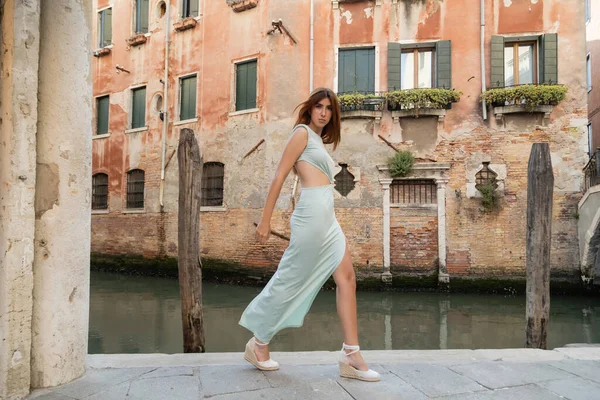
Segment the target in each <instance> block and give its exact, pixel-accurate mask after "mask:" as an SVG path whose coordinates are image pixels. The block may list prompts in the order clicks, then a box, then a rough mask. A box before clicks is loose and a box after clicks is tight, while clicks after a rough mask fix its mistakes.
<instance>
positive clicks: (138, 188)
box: [127, 169, 144, 208]
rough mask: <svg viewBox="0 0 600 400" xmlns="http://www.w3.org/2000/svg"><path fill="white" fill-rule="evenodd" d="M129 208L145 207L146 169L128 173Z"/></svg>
mask: <svg viewBox="0 0 600 400" xmlns="http://www.w3.org/2000/svg"><path fill="white" fill-rule="evenodd" d="M127 208H144V171H142V170H141V169H133V170H131V171H129V172H128V173H127Z"/></svg>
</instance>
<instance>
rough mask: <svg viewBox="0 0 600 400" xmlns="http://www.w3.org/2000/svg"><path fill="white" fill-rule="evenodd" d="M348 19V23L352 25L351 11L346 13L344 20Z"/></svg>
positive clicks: (343, 15) (343, 16)
mask: <svg viewBox="0 0 600 400" xmlns="http://www.w3.org/2000/svg"><path fill="white" fill-rule="evenodd" d="M344 18H346V23H347V24H348V25H350V24H351V23H352V13H351V12H350V11H349V10H346V11H344V13H343V14H342V19H344Z"/></svg>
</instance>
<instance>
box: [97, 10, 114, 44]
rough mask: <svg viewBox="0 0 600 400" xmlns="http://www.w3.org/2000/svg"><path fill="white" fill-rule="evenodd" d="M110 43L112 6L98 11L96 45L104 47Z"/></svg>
mask: <svg viewBox="0 0 600 400" xmlns="http://www.w3.org/2000/svg"><path fill="white" fill-rule="evenodd" d="M111 44H112V8H107V9H104V10H102V11H99V12H98V46H99V47H106V46H110V45H111Z"/></svg>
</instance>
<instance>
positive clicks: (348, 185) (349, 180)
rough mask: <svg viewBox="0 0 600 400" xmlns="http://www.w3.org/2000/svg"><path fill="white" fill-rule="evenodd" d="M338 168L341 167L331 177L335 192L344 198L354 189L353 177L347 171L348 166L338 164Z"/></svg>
mask: <svg viewBox="0 0 600 400" xmlns="http://www.w3.org/2000/svg"><path fill="white" fill-rule="evenodd" d="M340 167H342V170H341V171H340V172H338V173H337V175H336V176H334V177H333V179H334V180H335V190H337V191H338V192H340V194H341V195H342V196H344V197H346V196H348V194H349V193H350V192H351V191H352V190H353V189H354V186H356V183H354V175H352V174H351V173H350V171H348V164H341V163H340Z"/></svg>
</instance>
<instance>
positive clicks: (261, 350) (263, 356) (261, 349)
mask: <svg viewBox="0 0 600 400" xmlns="http://www.w3.org/2000/svg"><path fill="white" fill-rule="evenodd" d="M255 340H256V343H258V344H261V345H260V346H254V354H256V359H257V360H258V361H267V360H269V358H271V354H270V353H269V345H266V346H263V345H262V342H261V341H260V340H258V339H255Z"/></svg>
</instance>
